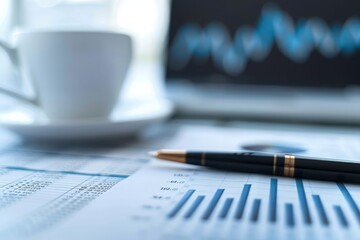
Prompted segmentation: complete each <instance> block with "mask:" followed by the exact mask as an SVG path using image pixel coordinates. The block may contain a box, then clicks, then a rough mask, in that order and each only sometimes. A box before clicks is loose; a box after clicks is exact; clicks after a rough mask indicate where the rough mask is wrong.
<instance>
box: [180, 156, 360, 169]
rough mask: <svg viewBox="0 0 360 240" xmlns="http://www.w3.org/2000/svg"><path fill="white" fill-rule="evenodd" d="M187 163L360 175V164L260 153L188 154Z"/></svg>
mask: <svg viewBox="0 0 360 240" xmlns="http://www.w3.org/2000/svg"><path fill="white" fill-rule="evenodd" d="M186 160H187V163H190V164H195V165H203V166H207V165H209V164H210V163H211V162H222V163H231V164H240V165H241V164H257V165H267V166H272V168H274V167H275V168H274V169H275V171H279V169H280V168H289V169H290V172H291V173H292V172H293V171H295V169H311V170H318V171H330V172H344V173H354V174H360V164H359V163H353V162H346V161H343V160H339V161H336V160H332V159H324V158H310V157H304V156H294V155H290V154H269V153H258V152H239V153H236V152H235V153H213V152H188V153H187V154H186Z"/></svg>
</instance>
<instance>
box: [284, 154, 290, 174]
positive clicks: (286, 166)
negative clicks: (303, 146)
mask: <svg viewBox="0 0 360 240" xmlns="http://www.w3.org/2000/svg"><path fill="white" fill-rule="evenodd" d="M284 158H285V159H284V176H285V177H289V175H290V159H291V156H289V155H285V156H284Z"/></svg>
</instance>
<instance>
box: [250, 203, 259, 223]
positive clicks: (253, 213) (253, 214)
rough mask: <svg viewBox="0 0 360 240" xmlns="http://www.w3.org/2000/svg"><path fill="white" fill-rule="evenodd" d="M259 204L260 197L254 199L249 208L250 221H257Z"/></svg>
mask: <svg viewBox="0 0 360 240" xmlns="http://www.w3.org/2000/svg"><path fill="white" fill-rule="evenodd" d="M260 204H261V200H260V199H254V202H253V205H252V209H251V215H250V221H252V222H257V220H258V219H259V212H260Z"/></svg>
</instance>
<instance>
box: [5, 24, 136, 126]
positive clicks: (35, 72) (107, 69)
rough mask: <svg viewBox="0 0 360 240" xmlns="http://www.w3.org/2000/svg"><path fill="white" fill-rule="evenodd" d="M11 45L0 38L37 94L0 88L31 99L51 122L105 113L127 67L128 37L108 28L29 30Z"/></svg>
mask: <svg viewBox="0 0 360 240" xmlns="http://www.w3.org/2000/svg"><path fill="white" fill-rule="evenodd" d="M16 39H17V44H16V46H15V47H10V46H8V45H7V44H6V43H3V42H0V47H1V48H3V49H4V50H5V51H6V53H7V54H8V55H9V57H10V59H11V61H12V62H13V63H14V65H15V66H16V67H17V68H18V69H19V71H20V72H21V74H22V77H23V78H26V79H28V80H29V81H30V82H31V84H32V85H33V88H34V90H35V98H33V99H32V98H29V97H27V96H25V95H24V94H22V93H19V92H14V91H11V90H9V89H6V88H0V92H2V93H4V94H7V95H9V96H11V97H14V98H17V99H19V100H22V101H25V102H27V103H31V104H35V105H37V106H38V107H40V108H41V109H43V111H44V112H45V114H46V115H47V116H48V117H49V119H51V120H53V121H73V120H82V119H94V118H106V117H108V116H109V114H110V113H111V111H112V110H113V108H114V107H115V105H116V104H117V101H118V97H119V93H120V90H121V87H122V85H123V84H122V83H123V81H124V79H125V75H126V72H127V70H128V68H129V64H130V61H131V55H132V43H131V39H130V37H129V36H127V35H125V34H122V33H118V32H111V31H93V30H91V31H70V30H69V31H28V32H22V33H19V34H18V35H17V38H16Z"/></svg>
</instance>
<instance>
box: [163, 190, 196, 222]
mask: <svg viewBox="0 0 360 240" xmlns="http://www.w3.org/2000/svg"><path fill="white" fill-rule="evenodd" d="M194 192H195V190H193V189H190V190H189V191H187V192H186V193H185V195H184V196H183V197H182V198H181V200H180V201H179V202H178V204H176V206H175V207H174V209H173V210H172V211H171V212H170V213H169V215H168V218H173V217H175V216H176V214H177V213H178V212H179V211H180V210H181V208H182V207H183V206H184V205H185V203H186V202H187V201H188V200H189V198H190V197H191V195H193V193H194Z"/></svg>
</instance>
